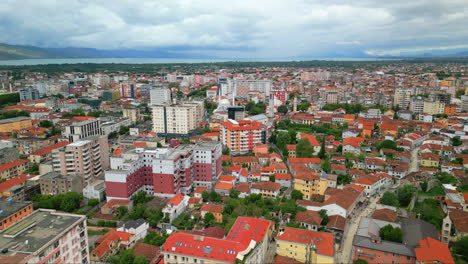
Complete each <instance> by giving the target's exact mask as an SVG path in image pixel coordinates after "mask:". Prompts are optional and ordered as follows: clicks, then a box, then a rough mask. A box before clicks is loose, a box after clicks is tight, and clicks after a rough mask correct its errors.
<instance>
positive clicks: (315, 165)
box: [288, 158, 321, 170]
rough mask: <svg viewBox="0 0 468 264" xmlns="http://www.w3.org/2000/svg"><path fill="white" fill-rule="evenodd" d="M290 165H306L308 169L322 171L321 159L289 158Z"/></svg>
mask: <svg viewBox="0 0 468 264" xmlns="http://www.w3.org/2000/svg"><path fill="white" fill-rule="evenodd" d="M288 161H289V164H304V165H306V167H307V168H310V169H316V170H319V169H320V162H321V161H320V159H319V158H289V159H288Z"/></svg>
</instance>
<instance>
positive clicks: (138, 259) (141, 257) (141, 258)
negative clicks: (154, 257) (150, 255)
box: [133, 256, 149, 264]
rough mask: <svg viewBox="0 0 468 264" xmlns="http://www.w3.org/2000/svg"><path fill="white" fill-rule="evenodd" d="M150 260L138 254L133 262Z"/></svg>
mask: <svg viewBox="0 0 468 264" xmlns="http://www.w3.org/2000/svg"><path fill="white" fill-rule="evenodd" d="M148 263H149V261H148V259H146V258H145V257H143V256H136V257H135V259H134V260H133V264H148Z"/></svg>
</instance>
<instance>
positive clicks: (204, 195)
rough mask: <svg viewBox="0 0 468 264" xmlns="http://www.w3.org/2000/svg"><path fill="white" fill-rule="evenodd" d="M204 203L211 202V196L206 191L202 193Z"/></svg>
mask: <svg viewBox="0 0 468 264" xmlns="http://www.w3.org/2000/svg"><path fill="white" fill-rule="evenodd" d="M202 198H203V202H205V203H206V202H208V201H209V200H210V194H209V193H208V192H206V191H204V192H202Z"/></svg>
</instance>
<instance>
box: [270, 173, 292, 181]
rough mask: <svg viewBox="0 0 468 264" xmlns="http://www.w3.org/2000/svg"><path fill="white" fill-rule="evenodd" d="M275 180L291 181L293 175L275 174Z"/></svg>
mask: <svg viewBox="0 0 468 264" xmlns="http://www.w3.org/2000/svg"><path fill="white" fill-rule="evenodd" d="M274 176H275V180H291V174H289V173H275V175H274Z"/></svg>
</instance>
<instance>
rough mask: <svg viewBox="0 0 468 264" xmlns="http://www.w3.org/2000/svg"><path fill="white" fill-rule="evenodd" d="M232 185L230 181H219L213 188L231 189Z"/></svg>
mask: <svg viewBox="0 0 468 264" xmlns="http://www.w3.org/2000/svg"><path fill="white" fill-rule="evenodd" d="M233 187H234V186H233V185H232V184H231V183H227V182H219V183H217V184H216V186H215V189H220V190H231V189H232V188H233Z"/></svg>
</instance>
